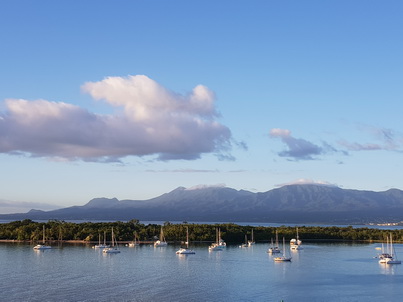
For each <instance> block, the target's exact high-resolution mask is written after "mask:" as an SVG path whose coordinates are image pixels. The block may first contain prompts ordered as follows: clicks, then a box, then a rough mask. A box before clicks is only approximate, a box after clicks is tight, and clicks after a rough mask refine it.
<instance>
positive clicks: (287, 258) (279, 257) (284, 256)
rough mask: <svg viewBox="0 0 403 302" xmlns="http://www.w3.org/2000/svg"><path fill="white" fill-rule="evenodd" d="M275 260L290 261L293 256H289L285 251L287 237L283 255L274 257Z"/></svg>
mask: <svg viewBox="0 0 403 302" xmlns="http://www.w3.org/2000/svg"><path fill="white" fill-rule="evenodd" d="M274 261H276V262H287V261H288V262H290V261H291V257H287V256H286V253H285V239H284V237H283V255H282V256H278V257H275V258H274Z"/></svg>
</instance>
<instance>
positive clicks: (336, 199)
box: [0, 185, 403, 224]
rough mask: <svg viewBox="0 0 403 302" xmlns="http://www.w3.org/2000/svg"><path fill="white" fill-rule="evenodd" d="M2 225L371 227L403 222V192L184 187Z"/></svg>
mask: <svg viewBox="0 0 403 302" xmlns="http://www.w3.org/2000/svg"><path fill="white" fill-rule="evenodd" d="M0 219H12V220H21V219H33V220H35V219H36V220H38V219H41V220H42V219H46V220H47V219H57V220H130V219H139V220H143V221H147V220H148V221H195V222H202V221H205V222H214V221H217V222H219V221H229V222H278V223H340V224H345V223H366V222H385V221H389V222H390V221H401V220H403V191H401V190H398V189H390V190H387V191H383V192H374V191H362V190H349V189H341V188H339V187H334V186H325V185H288V186H283V187H281V188H276V189H273V190H270V191H267V192H262V193H253V192H250V191H245V190H235V189H232V188H228V187H200V188H193V189H187V188H184V187H179V188H176V189H175V190H173V191H171V192H169V193H165V194H163V195H161V196H158V197H155V198H152V199H148V200H118V199H116V198H95V199H92V200H90V201H89V202H88V203H87V204H85V205H83V206H73V207H68V208H63V209H58V210H52V211H40V210H31V211H29V212H27V213H17V214H3V215H0Z"/></svg>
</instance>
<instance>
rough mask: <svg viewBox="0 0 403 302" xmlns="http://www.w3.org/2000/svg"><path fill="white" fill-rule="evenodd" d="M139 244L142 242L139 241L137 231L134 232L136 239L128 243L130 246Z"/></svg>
mask: <svg viewBox="0 0 403 302" xmlns="http://www.w3.org/2000/svg"><path fill="white" fill-rule="evenodd" d="M138 245H140V244H139V243H138V242H137V233H136V232H135V233H134V240H133V242H130V243H129V244H128V246H129V247H135V246H138Z"/></svg>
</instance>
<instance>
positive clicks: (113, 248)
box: [102, 228, 120, 254]
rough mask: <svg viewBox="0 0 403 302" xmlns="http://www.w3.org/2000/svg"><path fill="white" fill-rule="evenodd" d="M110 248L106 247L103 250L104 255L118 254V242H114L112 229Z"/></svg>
mask: <svg viewBox="0 0 403 302" xmlns="http://www.w3.org/2000/svg"><path fill="white" fill-rule="evenodd" d="M111 241H112V246H111V247H107V248H104V249H103V251H102V252H103V253H105V254H117V253H120V250H119V248H118V242H117V241H116V238H115V235H114V234H113V228H112V240H111Z"/></svg>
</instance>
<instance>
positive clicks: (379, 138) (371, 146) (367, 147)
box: [338, 125, 403, 152]
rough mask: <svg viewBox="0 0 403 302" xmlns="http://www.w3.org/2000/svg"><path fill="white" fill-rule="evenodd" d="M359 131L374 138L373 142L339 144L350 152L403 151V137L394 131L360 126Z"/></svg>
mask: <svg viewBox="0 0 403 302" xmlns="http://www.w3.org/2000/svg"><path fill="white" fill-rule="evenodd" d="M358 129H359V130H360V131H361V132H364V133H366V134H369V135H370V137H372V139H371V140H372V142H366V143H362V142H351V141H347V140H339V142H338V143H339V144H340V145H341V146H343V147H344V148H346V149H347V150H349V151H374V150H386V151H399V152H400V151H402V149H403V135H402V134H400V133H397V132H396V131H394V130H392V129H387V128H381V127H373V126H363V125H360V126H359V127H358Z"/></svg>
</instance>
